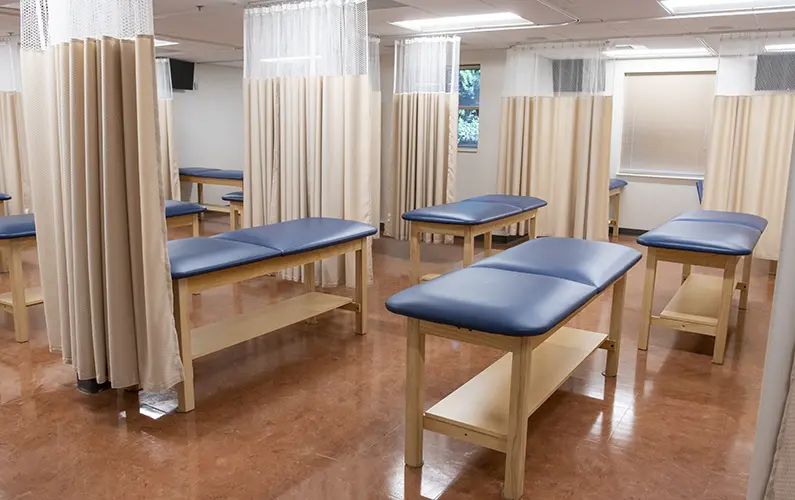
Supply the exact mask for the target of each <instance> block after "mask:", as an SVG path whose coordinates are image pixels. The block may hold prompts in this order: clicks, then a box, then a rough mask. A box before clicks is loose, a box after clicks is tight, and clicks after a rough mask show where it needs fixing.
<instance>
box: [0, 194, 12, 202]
mask: <svg viewBox="0 0 795 500" xmlns="http://www.w3.org/2000/svg"><path fill="white" fill-rule="evenodd" d="M10 199H11V195H10V194H5V193H0V201H8V200H10Z"/></svg>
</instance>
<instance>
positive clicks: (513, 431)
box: [502, 337, 533, 500]
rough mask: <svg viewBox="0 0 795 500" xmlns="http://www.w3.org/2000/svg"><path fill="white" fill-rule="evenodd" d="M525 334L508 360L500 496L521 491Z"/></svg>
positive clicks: (528, 346)
mask: <svg viewBox="0 0 795 500" xmlns="http://www.w3.org/2000/svg"><path fill="white" fill-rule="evenodd" d="M532 354H533V347H532V342H531V340H530V338H529V337H524V338H522V339H521V342H520V344H519V348H518V349H517V350H516V351H514V352H513V356H512V361H511V389H510V390H511V392H510V402H509V404H508V436H507V443H506V448H505V484H504V485H503V488H502V497H503V498H506V499H508V500H518V499H519V498H521V497H522V495H523V494H524V465H525V454H526V453H527V411H528V410H527V405H528V399H529V398H528V395H529V392H530V360H531V357H532Z"/></svg>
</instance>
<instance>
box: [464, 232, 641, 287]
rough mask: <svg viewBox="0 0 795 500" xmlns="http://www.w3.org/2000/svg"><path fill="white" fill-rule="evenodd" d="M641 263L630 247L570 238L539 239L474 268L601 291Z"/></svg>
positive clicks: (489, 259) (484, 261) (478, 264)
mask: <svg viewBox="0 0 795 500" xmlns="http://www.w3.org/2000/svg"><path fill="white" fill-rule="evenodd" d="M639 259H640V253H638V252H637V251H636V250H633V249H631V248H629V247H625V246H621V245H613V244H611V243H604V242H598V241H587V240H579V239H571V238H540V239H538V240H534V241H533V244H532V245H527V244H523V245H518V246H515V247H513V248H510V249H508V250H506V251H504V252H502V253H499V254H497V255H495V256H493V257H490V258H488V259H484V260H481V261H480V262H477V263H475V264H474V265H473V267H487V268H491V269H503V270H506V271H516V272H520V273H530V274H540V275H543V276H551V277H554V278H563V279H565V280H569V281H576V282H577V283H582V284H584V285H588V286H590V287H594V288H596V289H597V290H598V291H602V290H604V289H605V288H607V287H608V286H609V285H610V284H611V283H612V282H613V281H615V280H616V279H618V277H620V276H621V275H622V274H624V273H625V272H626V270H627V269H628V268H627V267H625V264H626V263H627V262H631V264H630V265H629V267H632V266H633V265H634V264H635V263H636V262H637V261H638V260H639Z"/></svg>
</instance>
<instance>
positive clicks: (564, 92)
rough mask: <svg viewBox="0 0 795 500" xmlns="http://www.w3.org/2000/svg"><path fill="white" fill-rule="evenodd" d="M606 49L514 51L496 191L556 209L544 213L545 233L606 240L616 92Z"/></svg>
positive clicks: (513, 231)
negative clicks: (604, 54) (535, 199)
mask: <svg viewBox="0 0 795 500" xmlns="http://www.w3.org/2000/svg"><path fill="white" fill-rule="evenodd" d="M602 49H603V45H602V44H572V45H568V44H564V45H555V46H550V45H534V46H520V47H515V48H512V49H510V50H508V56H507V62H506V79H505V86H504V90H503V99H502V118H501V123H500V150H499V157H498V180H497V189H498V191H499V192H500V193H503V194H513V195H522V196H535V197H538V198H542V199H544V200H546V201H547V202H548V203H549V206H550V207H554V209H549V210H541V211H540V212H539V215H538V222H537V224H538V225H537V231H538V234H539V235H544V236H562V237H574V238H587V239H594V240H606V239H607V223H606V222H605V221H607V220H608V218H609V217H608V203H609V200H608V191H609V184H610V134H611V126H612V115H613V97H612V95H611V93H612V92H611V86H610V82H609V78H608V73H609V72H608V71H607V69H606V67H607V64H608V63H607V62H606V61H605V60H604V59H603V58H602V53H601V52H602ZM526 229H527V228H526V227H525V226H524V225H520V226H519V227H516V226H514V227H512V228H511V229H510V234H519V235H524V234H526Z"/></svg>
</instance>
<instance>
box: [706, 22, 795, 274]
mask: <svg viewBox="0 0 795 500" xmlns="http://www.w3.org/2000/svg"><path fill="white" fill-rule="evenodd" d="M789 38H791V37H785V40H789ZM781 39H782V37H781V35H780V34H764V35H756V34H744V35H743V34H740V35H731V36H725V37H723V38H722V40H721V50H720V57H719V59H718V61H719V62H718V75H717V82H718V83H717V88H716V96H715V105H714V108H713V119H712V131H711V135H710V141H709V150H708V154H707V170H706V173H705V178H704V208H705V209H711V210H729V211H734V212H746V213H752V214H756V215H759V216H761V217H764V218H765V219H767V220H768V226H767V230H766V231H765V233H764V234H763V235H762V238H761V239H760V240H759V244H758V245H757V247H756V250H755V251H754V255H755V256H756V257H759V258H762V259H769V260H778V254H779V249H780V247H781V229H782V224H783V219H784V203H785V198H786V192H787V182H788V180H789V172H790V168H789V167H790V165H789V161H790V157H791V155H792V144H793V140H792V138H793V133H795V94H794V93H793V92H792V91H793V90H795V89H792V86H791V85H789V84H788V83H787V82H788V81H789V80H788V77H791V75H793V74H795V63H793V60H792V58H791V56H792V54H791V53H775V52H766V51H765V45H775V44H776V40H779V41H781Z"/></svg>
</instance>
